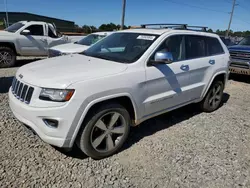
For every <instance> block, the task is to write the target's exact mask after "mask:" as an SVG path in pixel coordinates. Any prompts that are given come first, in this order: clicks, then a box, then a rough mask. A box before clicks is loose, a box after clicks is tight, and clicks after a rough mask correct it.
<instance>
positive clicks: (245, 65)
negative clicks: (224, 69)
mask: <svg viewBox="0 0 250 188" xmlns="http://www.w3.org/2000/svg"><path fill="white" fill-rule="evenodd" d="M230 66H231V67H238V68H243V69H249V68H250V66H249V65H247V64H243V63H231V64H230Z"/></svg>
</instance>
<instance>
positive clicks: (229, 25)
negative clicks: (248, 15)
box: [226, 0, 236, 37]
mask: <svg viewBox="0 0 250 188" xmlns="http://www.w3.org/2000/svg"><path fill="white" fill-rule="evenodd" d="M235 3H236V0H233V7H232V11H231V16H230V21H229V24H228V29H227V32H226V37H228V34H229V31H230V27H231V23H232V19H233V14H234V7H235V5H236V4H235Z"/></svg>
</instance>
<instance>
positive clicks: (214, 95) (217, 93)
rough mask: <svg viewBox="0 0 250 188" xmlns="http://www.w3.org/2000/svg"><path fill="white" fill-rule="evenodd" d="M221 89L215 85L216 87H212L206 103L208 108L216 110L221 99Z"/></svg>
mask: <svg viewBox="0 0 250 188" xmlns="http://www.w3.org/2000/svg"><path fill="white" fill-rule="evenodd" d="M221 87H222V86H221V85H219V84H216V85H214V87H213V89H212V91H211V94H210V97H209V100H208V103H209V106H210V107H212V108H216V107H217V106H218V105H219V104H220V102H221V98H222V95H221V90H222V88H221Z"/></svg>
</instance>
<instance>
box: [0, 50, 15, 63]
mask: <svg viewBox="0 0 250 188" xmlns="http://www.w3.org/2000/svg"><path fill="white" fill-rule="evenodd" d="M15 62H16V54H15V52H14V51H13V50H12V49H11V48H9V47H6V46H0V68H8V67H12V66H14V65H15Z"/></svg>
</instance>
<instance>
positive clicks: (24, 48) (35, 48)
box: [17, 24, 48, 56]
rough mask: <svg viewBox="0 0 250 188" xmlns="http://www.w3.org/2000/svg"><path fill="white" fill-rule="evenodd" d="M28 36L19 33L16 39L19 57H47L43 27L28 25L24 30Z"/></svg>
mask: <svg viewBox="0 0 250 188" xmlns="http://www.w3.org/2000/svg"><path fill="white" fill-rule="evenodd" d="M25 30H29V31H30V34H28V35H23V34H21V33H22V32H21V33H20V35H19V36H18V39H17V45H18V46H19V49H20V51H21V55H24V56H25V55H27V56H46V55H47V45H48V43H47V36H45V35H44V28H43V25H39V24H37V25H30V26H28V27H26V28H25Z"/></svg>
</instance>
